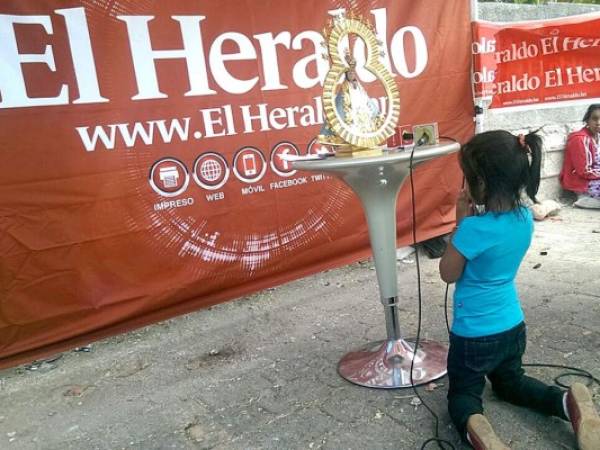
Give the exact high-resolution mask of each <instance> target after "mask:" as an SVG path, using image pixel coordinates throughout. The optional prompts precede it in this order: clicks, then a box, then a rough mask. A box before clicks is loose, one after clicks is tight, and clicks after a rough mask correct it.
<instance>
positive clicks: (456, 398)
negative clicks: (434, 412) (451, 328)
mask: <svg viewBox="0 0 600 450" xmlns="http://www.w3.org/2000/svg"><path fill="white" fill-rule="evenodd" d="M464 341H465V339H464V338H461V337H460V336H456V335H453V334H450V348H449V350H448V413H449V414H450V418H451V419H452V422H453V423H454V425H455V426H456V429H457V430H458V432H459V434H460V435H461V437H462V438H463V440H465V441H466V439H467V421H468V419H469V417H470V416H471V415H473V414H483V402H482V400H481V394H482V393H483V388H484V387H485V373H481V372H477V371H473V370H470V369H469V368H467V367H466V366H465V356H466V355H465V342H464Z"/></svg>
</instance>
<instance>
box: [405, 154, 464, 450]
mask: <svg viewBox="0 0 600 450" xmlns="http://www.w3.org/2000/svg"><path fill="white" fill-rule="evenodd" d="M416 148H417V145H415V146H414V147H413V148H412V150H411V152H410V159H409V170H410V172H409V175H410V197H411V207H412V238H413V246H414V247H415V263H416V267H417V297H418V300H419V307H418V313H417V336H416V338H415V343H414V351H413V358H412V360H411V363H410V384H411V387H412V389H413V391H414V393H415V395H416V396H417V398H418V399H419V401H420V402H421V404H422V405H423V406H424V407H425V408H426V409H427V411H429V413H430V414H431V416H432V417H433V420H434V424H435V425H434V430H435V433H434V436H433V437H431V438H429V439H427V440H426V441H425V442H423V444H422V445H421V450H424V449H425V448H426V447H427V445H429V444H430V443H432V442H435V443H437V445H438V448H439V449H440V450H446V449H450V450H456V447H455V446H454V445H453V444H452V443H451V442H450V441H448V440H446V439H443V438H441V437H440V424H439V422H440V420H439V417H438V415H437V414H436V413H435V411H433V409H431V407H430V406H429V405H428V404H427V403H426V402H425V400H423V397H421V395H420V394H419V391H418V390H417V387H416V386H415V382H414V379H413V370H414V365H415V357H416V356H417V352H418V350H419V342H420V340H421V323H422V307H423V299H422V295H421V266H420V263H419V249H418V248H417V213H416V204H415V184H414V180H413V156H414V154H415V149H416ZM447 292H448V290H447V288H446V294H447ZM446 298H447V297H446ZM447 321H448V318H447V317H446V323H448V322H447Z"/></svg>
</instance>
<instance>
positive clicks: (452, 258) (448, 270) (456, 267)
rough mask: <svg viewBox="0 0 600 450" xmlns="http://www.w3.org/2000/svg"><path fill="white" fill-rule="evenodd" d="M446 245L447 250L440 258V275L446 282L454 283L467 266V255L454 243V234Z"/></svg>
mask: <svg viewBox="0 0 600 450" xmlns="http://www.w3.org/2000/svg"><path fill="white" fill-rule="evenodd" d="M453 235H454V233H452V234H451V235H450V240H449V241H448V245H447V246H446V251H445V252H444V255H443V256H442V259H441V260H440V277H441V278H442V280H444V281H445V282H446V283H454V282H455V281H456V280H458V279H459V278H460V276H461V275H462V273H463V270H464V268H465V257H464V256H463V255H461V254H460V253H459V252H458V250H456V249H455V248H454V245H452V236H453Z"/></svg>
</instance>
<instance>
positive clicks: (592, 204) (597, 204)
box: [573, 180, 600, 209]
mask: <svg viewBox="0 0 600 450" xmlns="http://www.w3.org/2000/svg"><path fill="white" fill-rule="evenodd" d="M573 206H576V207H577V208H585V209H600V180H591V181H590V182H589V183H588V190H587V192H585V193H582V194H578V195H577V200H576V201H575V203H573Z"/></svg>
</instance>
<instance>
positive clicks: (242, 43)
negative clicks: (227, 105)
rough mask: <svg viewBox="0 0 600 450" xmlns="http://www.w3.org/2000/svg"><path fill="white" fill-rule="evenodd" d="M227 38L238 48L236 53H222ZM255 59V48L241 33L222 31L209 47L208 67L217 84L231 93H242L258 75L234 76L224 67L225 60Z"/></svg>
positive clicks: (253, 82) (251, 85) (254, 81)
mask: <svg viewBox="0 0 600 450" xmlns="http://www.w3.org/2000/svg"><path fill="white" fill-rule="evenodd" d="M227 40H230V41H233V42H235V44H236V45H237V46H238V48H239V52H237V53H229V54H224V53H223V43H224V42H225V41H227ZM252 59H256V50H255V49H254V47H253V45H252V42H250V39H248V38H247V37H246V36H244V35H243V34H241V33H233V32H231V33H223V34H221V35H220V36H219V37H217V38H216V39H215V41H214V42H213V44H212V46H211V47H210V56H209V61H210V67H211V70H212V73H213V76H214V78H215V80H216V81H217V83H218V84H219V86H221V87H222V88H223V89H224V90H225V91H227V92H229V93H231V94H244V93H246V92H248V91H249V90H250V89H252V88H253V87H254V85H255V84H256V83H257V82H258V76H256V77H254V78H251V79H249V80H239V79H237V78H234V77H233V76H232V75H231V74H230V73H229V72H228V71H227V69H226V68H225V64H224V63H225V61H244V60H252Z"/></svg>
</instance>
